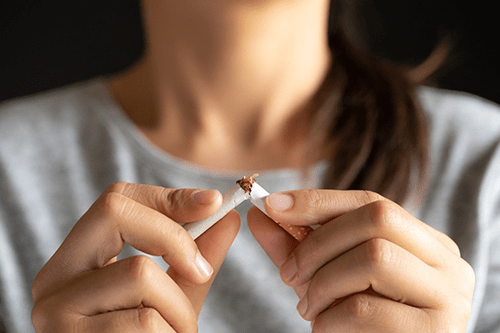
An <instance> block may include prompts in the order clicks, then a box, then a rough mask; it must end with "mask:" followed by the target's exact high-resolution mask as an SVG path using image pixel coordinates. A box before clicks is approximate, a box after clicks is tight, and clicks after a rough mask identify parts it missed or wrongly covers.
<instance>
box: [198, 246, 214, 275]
mask: <svg viewBox="0 0 500 333" xmlns="http://www.w3.org/2000/svg"><path fill="white" fill-rule="evenodd" d="M195 264H196V267H198V271H199V272H200V275H201V276H203V277H210V276H212V274H213V272H214V269H213V268H212V266H211V265H210V264H209V263H208V261H206V259H205V258H203V256H202V255H201V253H200V252H198V253H196V259H195Z"/></svg>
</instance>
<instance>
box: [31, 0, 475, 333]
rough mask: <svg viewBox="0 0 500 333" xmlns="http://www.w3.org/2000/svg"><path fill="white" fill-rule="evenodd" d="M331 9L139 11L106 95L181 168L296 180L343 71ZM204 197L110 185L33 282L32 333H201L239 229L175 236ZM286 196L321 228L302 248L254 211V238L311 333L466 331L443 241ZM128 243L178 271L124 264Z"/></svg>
mask: <svg viewBox="0 0 500 333" xmlns="http://www.w3.org/2000/svg"><path fill="white" fill-rule="evenodd" d="M329 3H330V1H328V0H291V1H290V0H269V1H262V0H242V1H232V0H231V1H228V0H212V1H205V0H170V1H158V0H144V1H143V8H144V19H145V32H146V40H147V47H146V53H145V55H144V57H143V58H142V59H141V60H140V61H139V62H138V63H137V64H135V65H134V66H132V67H131V68H130V69H129V70H127V71H125V72H124V73H121V74H120V75H117V76H115V77H113V78H112V79H111V80H110V81H109V90H110V93H111V94H112V95H113V97H114V99H115V101H116V102H117V103H118V104H119V105H120V106H121V108H122V110H123V112H124V113H126V114H127V116H128V117H129V118H130V119H131V120H132V121H133V122H134V123H135V125H136V126H137V128H138V130H140V131H141V132H142V133H143V134H144V135H145V136H146V137H147V138H148V139H149V140H150V142H151V143H152V144H155V145H156V146H157V147H158V148H159V149H161V150H163V151H165V152H166V153H168V154H170V155H172V156H175V157H177V158H180V159H183V160H185V161H187V162H190V163H194V164H197V165H201V166H206V167H211V168H218V169H223V170H232V171H237V170H248V169H252V170H266V169H276V168H297V167H300V166H301V163H299V162H298V161H300V158H301V157H302V156H303V154H304V152H307V150H308V149H309V147H307V144H306V142H305V140H304V139H305V138H306V137H307V134H308V129H309V127H308V125H309V123H308V120H309V115H308V114H307V108H305V106H307V103H308V102H310V100H311V98H312V96H313V95H314V93H315V92H316V91H317V89H318V87H319V86H320V85H321V82H322V81H323V79H324V77H325V75H326V73H327V71H328V68H329V66H330V64H331V62H332V61H335V55H333V56H332V55H331V54H330V51H329V49H328V45H327V19H328V10H329ZM200 9H201V10H200ZM196 191H199V190H195V189H182V190H172V189H164V188H160V187H155V186H146V185H135V184H126V183H117V184H114V185H112V186H111V187H110V188H109V189H108V190H107V191H106V192H105V193H103V194H102V196H101V197H100V198H99V199H98V200H97V201H96V202H95V203H94V204H93V205H92V207H90V209H89V210H88V212H87V213H86V214H85V215H84V216H83V217H82V218H81V219H80V220H79V221H78V222H77V223H76V225H75V227H74V228H73V230H72V231H71V233H70V234H69V235H68V237H67V238H66V240H65V241H64V242H63V244H62V245H61V247H60V248H59V249H58V251H57V252H56V253H55V254H54V256H53V257H52V258H51V259H50V260H49V262H48V263H47V264H46V265H45V266H44V267H43V269H42V270H41V272H40V273H39V275H38V276H37V278H36V279H35V281H34V284H33V299H34V302H35V307H34V309H33V316H32V319H33V323H34V326H35V328H36V330H37V332H39V333H42V332H56V333H57V332H70V333H72V332H75V333H76V332H181V333H185V332H186V333H188V332H196V331H197V316H198V313H199V311H200V309H201V306H202V304H203V301H204V299H205V296H206V294H207V292H208V290H209V288H210V285H211V283H212V281H213V278H214V277H215V275H216V273H217V272H218V270H219V268H220V265H221V264H222V261H223V259H224V257H225V255H226V252H227V250H228V248H229V247H230V245H231V243H232V242H233V240H234V237H235V235H236V233H237V231H238V227H239V217H238V214H237V213H236V212H232V213H230V214H229V215H227V216H226V217H225V218H224V219H223V220H221V221H220V222H219V223H217V224H216V225H215V226H214V227H212V228H211V229H210V230H209V231H207V232H206V233H204V234H203V235H202V236H201V237H200V238H199V239H197V240H196V242H194V241H193V240H192V239H191V238H190V236H189V235H188V234H187V232H185V230H184V229H182V228H181V227H180V226H179V224H178V223H181V222H191V221H195V220H198V219H202V218H205V217H207V216H209V215H211V214H213V213H214V212H215V211H216V210H217V208H218V207H219V206H220V204H221V195H220V193H218V192H216V191H208V192H198V194H196V195H195V194H194V193H195V192H196ZM289 194H290V195H291V197H288V199H287V197H277V196H271V197H270V199H269V202H268V208H269V209H268V213H269V215H270V216H271V217H272V218H273V219H275V220H276V221H278V222H285V223H291V224H297V225H307V224H316V223H321V224H323V226H322V227H320V228H319V229H318V230H316V231H315V232H313V233H311V234H310V235H309V236H308V237H307V238H306V239H305V240H304V241H302V242H301V243H300V244H299V243H298V242H297V241H295V239H293V237H291V236H289V235H288V234H287V233H286V232H285V231H283V230H282V229H281V228H280V227H279V226H277V225H276V224H275V223H274V222H272V221H271V220H269V218H267V217H266V216H265V215H264V214H262V213H260V212H259V211H258V210H256V209H252V210H250V212H249V215H248V223H249V225H250V227H251V229H252V231H253V233H254V235H255V237H256V239H257V240H258V241H259V243H260V244H261V245H262V247H263V248H264V250H265V251H266V252H267V253H268V255H269V256H270V258H271V259H272V260H273V262H274V263H275V264H276V265H277V266H278V267H280V269H281V275H282V278H283V280H284V282H285V283H287V284H289V285H291V286H292V287H293V288H294V289H295V291H296V292H297V294H298V295H299V297H300V298H302V300H301V302H300V303H299V306H298V309H299V310H301V312H302V313H303V316H304V318H305V319H307V320H310V321H314V325H313V331H314V332H357V333H359V332H385V333H387V332H420V333H421V332H463V331H464V329H465V325H466V323H467V319H468V316H469V312H470V304H471V297H472V290H473V284H474V283H473V281H474V277H473V272H472V270H471V268H470V266H469V265H467V264H466V263H465V262H464V261H463V260H462V259H460V255H459V251H458V249H457V247H456V245H455V244H454V243H453V242H452V241H451V240H450V239H449V238H448V237H446V236H445V235H443V234H441V233H439V232H438V231H436V230H433V229H431V228H429V227H428V226H426V225H425V224H424V223H422V222H420V221H417V220H416V219H414V218H413V217H411V216H410V215H409V214H408V213H406V212H405V211H404V210H403V209H402V208H401V207H399V206H397V205H396V204H394V203H391V202H389V201H388V200H385V199H383V198H381V197H380V196H378V195H375V194H373V193H367V192H338V191H297V192H291V193H289ZM273 198H274V199H273ZM273 201H274V203H275V204H276V203H277V204H278V206H279V205H281V208H283V207H284V206H285V205H286V204H287V203H288V204H291V206H290V208H289V209H285V210H282V211H278V210H275V209H273V208H272V207H271V206H270V205H269V204H271V203H273ZM125 243H129V244H130V245H131V246H133V247H135V248H137V249H139V250H141V251H143V252H145V253H147V254H151V255H155V256H161V257H163V259H164V260H165V261H166V262H167V263H168V264H169V265H170V267H171V268H170V269H169V271H168V272H167V273H165V272H163V271H162V270H161V269H160V268H159V267H158V266H157V265H156V264H155V263H154V262H153V261H152V260H151V259H149V258H148V257H145V256H138V257H132V258H127V259H122V260H117V256H118V254H119V253H120V252H121V250H122V248H123V246H124V244H125ZM215 245H216V246H215ZM198 250H199V253H201V255H202V256H203V257H204V258H205V259H206V260H207V261H208V263H209V264H210V266H211V267H212V268H213V273H211V274H210V271H211V269H210V267H207V265H202V266H201V267H200V265H199V264H200V263H203V260H200V259H197V258H199V256H198V255H197V253H198ZM197 263H198V265H197ZM295 271H296V272H297V273H296V274H294V272H295ZM306 305H307V306H306Z"/></svg>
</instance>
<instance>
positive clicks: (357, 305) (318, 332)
mask: <svg viewBox="0 0 500 333" xmlns="http://www.w3.org/2000/svg"><path fill="white" fill-rule="evenodd" d="M428 311H429V310H427V309H419V308H415V307H412V306H409V305H406V304H402V303H398V302H394V301H392V300H388V299H384V298H383V297H377V296H374V295H368V294H364V293H360V294H356V295H352V296H350V297H349V298H347V299H345V300H344V301H343V302H340V303H339V304H337V305H336V306H334V307H332V308H331V309H328V310H326V311H325V312H323V313H321V314H320V315H319V316H317V317H316V320H315V321H314V323H313V325H312V327H313V330H312V332H313V333H327V332H366V333H399V332H407V333H420V332H427V331H430V329H431V328H432V325H431V319H430V316H429V314H428Z"/></svg>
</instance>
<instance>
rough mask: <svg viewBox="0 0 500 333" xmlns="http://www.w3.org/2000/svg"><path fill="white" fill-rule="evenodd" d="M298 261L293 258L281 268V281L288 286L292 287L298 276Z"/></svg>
mask: <svg viewBox="0 0 500 333" xmlns="http://www.w3.org/2000/svg"><path fill="white" fill-rule="evenodd" d="M297 271H298V268H297V260H295V256H293V255H292V256H291V257H290V258H288V260H287V261H285V263H284V264H283V265H282V266H281V279H282V280H283V282H285V283H286V284H288V285H291V284H292V283H293V282H294V281H295V277H296V275H297Z"/></svg>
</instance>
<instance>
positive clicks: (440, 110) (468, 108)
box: [417, 87, 500, 143]
mask: <svg viewBox="0 0 500 333" xmlns="http://www.w3.org/2000/svg"><path fill="white" fill-rule="evenodd" d="M417 94H418V97H419V99H420V102H421V104H422V107H423V108H424V110H425V111H426V113H427V116H428V119H429V126H430V131H431V135H434V136H436V135H441V136H443V135H446V136H454V137H456V138H458V137H462V138H463V139H466V138H468V139H469V140H473V141H477V142H478V143H479V142H483V141H490V142H491V141H495V140H496V139H498V138H500V105H497V104H495V103H493V102H491V101H488V100H486V99H483V98H481V97H479V96H475V95H472V94H469V93H465V92H459V91H451V90H445V89H438V88H431V87H421V88H419V89H418V91H417ZM474 139H476V140H474ZM484 143H486V142H484Z"/></svg>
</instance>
